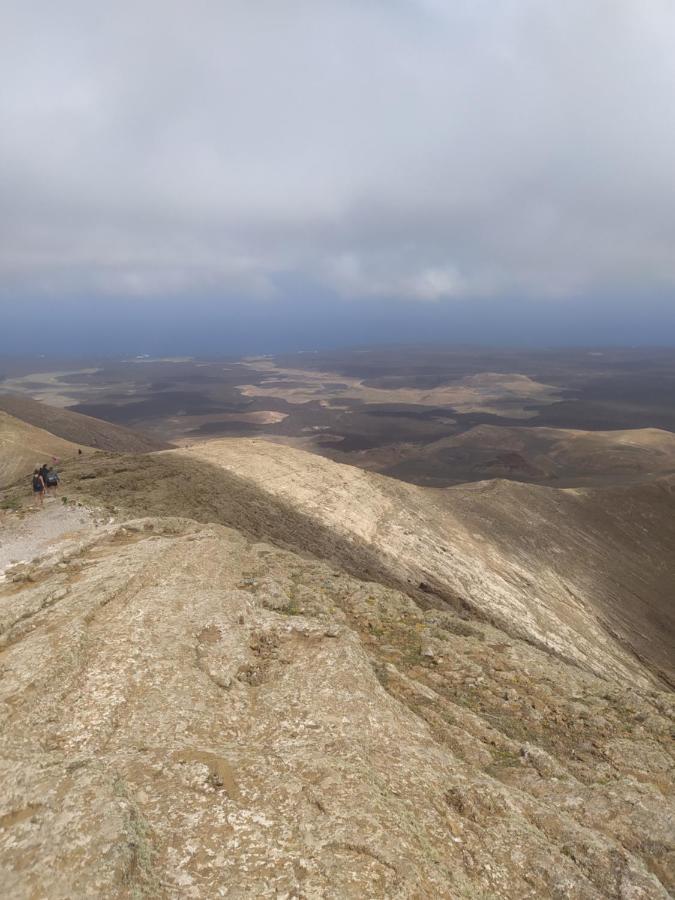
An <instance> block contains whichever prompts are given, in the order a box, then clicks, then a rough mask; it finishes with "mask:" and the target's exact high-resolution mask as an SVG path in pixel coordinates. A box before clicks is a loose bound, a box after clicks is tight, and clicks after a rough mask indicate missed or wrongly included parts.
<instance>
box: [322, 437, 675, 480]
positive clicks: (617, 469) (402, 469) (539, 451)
mask: <svg viewBox="0 0 675 900" xmlns="http://www.w3.org/2000/svg"><path fill="white" fill-rule="evenodd" d="M338 449H339V448H338ZM371 455H372V457H373V460H374V461H375V463H377V452H373V453H372V454H371ZM390 456H391V458H390V459H389V458H387V455H386V454H382V460H381V463H380V464H379V465H377V464H375V465H374V468H376V470H377V471H380V472H382V473H383V474H387V475H390V476H393V477H398V478H403V479H406V480H410V481H412V482H413V483H417V484H428V485H431V486H433V485H439V486H440V485H444V484H448V482H449V481H450V482H454V483H457V482H467V481H475V480H476V479H478V478H480V479H486V478H495V477H503V478H509V479H516V480H518V481H526V482H533V483H542V484H549V485H552V486H554V487H555V486H560V487H566V486H575V487H579V486H584V485H586V486H600V485H612V484H629V483H635V482H641V481H645V480H646V479H649V478H653V477H654V476H655V475H671V474H673V473H675V434H673V433H672V432H670V431H662V430H660V429H658V428H635V429H631V430H621V431H620V430H617V431H579V430H573V429H569V428H542V427H539V428H528V427H526V426H523V427H517V428H515V427H506V426H502V425H478V426H476V427H475V428H470V429H469V430H468V431H464V432H462V433H461V434H458V435H453V436H452V437H446V438H442V439H441V440H438V441H433V442H432V443H429V444H425V445H421V446H420V445H409V446H404V447H403V448H400V449H395V450H394V451H392V452H391V454H390ZM365 459H366V461H367V459H368V454H366V455H365Z"/></svg>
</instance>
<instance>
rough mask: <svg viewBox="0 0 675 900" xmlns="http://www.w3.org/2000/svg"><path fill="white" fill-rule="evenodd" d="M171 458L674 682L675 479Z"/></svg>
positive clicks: (452, 596) (492, 608)
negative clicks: (580, 481) (228, 476)
mask: <svg viewBox="0 0 675 900" xmlns="http://www.w3.org/2000/svg"><path fill="white" fill-rule="evenodd" d="M167 455H168V456H182V457H184V458H199V459H202V460H206V461H208V462H209V463H212V464H214V465H216V466H220V467H222V468H223V469H225V470H227V471H229V472H234V473H236V474H237V476H238V477H240V478H242V477H243V478H246V479H248V480H249V482H250V483H251V484H252V485H253V486H255V488H256V489H259V490H263V491H265V492H266V493H267V494H268V495H269V496H270V497H271V498H275V499H280V500H282V501H283V502H285V503H286V504H288V505H290V506H292V507H293V508H294V509H295V510H297V511H300V512H302V513H303V514H304V515H305V516H307V517H308V518H310V519H311V520H313V521H315V522H316V523H317V526H319V525H320V526H324V527H327V528H328V529H330V530H331V531H332V532H333V533H334V534H335V535H336V536H340V537H341V538H343V539H344V540H346V541H351V542H352V543H353V544H358V545H360V546H366V547H368V548H370V549H371V551H372V552H373V553H375V554H376V555H377V557H378V558H379V559H380V560H381V561H382V565H383V566H386V568H387V570H388V572H389V573H391V574H392V575H393V576H395V577H396V578H397V579H398V580H399V581H400V582H401V583H403V584H410V585H412V586H415V587H419V588H421V589H422V590H424V591H426V592H427V593H428V594H430V595H435V596H437V597H439V598H441V599H442V600H444V601H446V602H450V603H455V604H456V605H457V606H459V607H463V608H465V609H468V610H470V611H471V612H472V613H474V614H478V615H481V616H482V617H484V618H486V619H487V620H489V621H491V622H493V623H495V624H497V625H499V626H500V627H501V628H504V629H506V630H508V631H509V632H510V633H512V634H515V635H519V636H521V637H524V638H527V639H528V640H530V641H533V642H536V643H537V644H539V645H541V646H543V647H546V648H547V649H548V650H550V651H552V652H554V653H556V654H558V655H560V656H562V657H564V658H566V659H569V660H572V661H574V662H576V663H577V664H578V665H580V666H583V667H584V668H587V669H590V670H592V671H593V672H595V673H596V674H601V675H607V674H611V675H613V676H616V677H620V678H623V679H626V680H629V681H635V682H636V683H638V684H641V685H642V686H647V685H648V684H650V683H653V680H654V679H653V677H652V675H650V674H649V673H648V672H647V671H646V669H645V666H644V665H643V663H644V662H645V661H646V662H648V663H649V664H650V666H651V668H652V670H653V671H654V675H655V676H656V677H657V678H661V679H665V680H666V681H669V682H670V683H674V681H675V669H674V668H673V665H674V660H675V645H674V643H673V635H675V610H674V606H673V602H672V599H673V590H672V585H673V579H674V578H675V492H674V488H675V479H674V478H672V477H670V478H664V479H662V480H661V481H655V482H654V483H652V484H646V485H639V486H637V487H628V488H615V489H597V490H591V489H568V490H555V489H552V488H545V487H541V486H536V485H527V484H518V483H515V482H508V481H500V480H496V481H486V482H479V483H476V484H471V485H461V486H458V487H453V488H446V489H443V490H439V489H430V488H421V487H417V486H415V485H411V484H405V483H402V482H399V481H395V480H394V479H391V478H386V477H384V476H380V475H377V474H375V473H372V472H366V471H363V470H361V469H357V468H355V467H353V466H347V465H340V464H338V463H335V462H333V461H331V460H328V459H325V458H323V457H320V456H316V455H314V454H310V453H306V452H304V451H302V450H298V449H295V448H291V447H285V446H281V445H278V444H272V443H270V442H268V441H265V440H261V439H260V440H255V439H240V440H233V439H225V440H214V441H209V442H207V443H203V444H200V445H193V446H192V447H190V448H189V449H184V450H175V451H170V453H169V454H167Z"/></svg>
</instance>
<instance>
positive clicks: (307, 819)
mask: <svg viewBox="0 0 675 900" xmlns="http://www.w3.org/2000/svg"><path fill="white" fill-rule="evenodd" d="M142 459H143V460H147V457H144V458H142ZM118 465H120V464H119V463H118ZM126 465H127V467H128V468H129V469H131V468H133V462H132V461H131V460H127V461H126ZM120 468H121V465H120ZM123 476H124V473H123V472H119V473H118V478H122V477H123ZM94 480H95V479H89V483H91V482H92V481H94ZM142 483H143V481H142V479H141V484H142ZM364 490H365V486H364ZM362 496H363V501H364V503H365V502H366V501H370V500H372V499H373V497H372V496H368V495H366V494H365V493H364V494H362ZM357 513H358V510H354V511H353V516H354V517H356V515H357ZM12 515H13V514H12ZM38 517H39V514H38V513H36V514H35V518H36V519H37V518H38ZM6 524H7V525H8V526H9V527H11V524H12V523H11V522H8V523H6ZM6 574H7V580H6V581H5V583H4V584H2V583H0V659H1V663H2V672H3V678H2V680H1V681H0V783H1V784H2V788H3V789H2V791H0V893H1V894H2V895H3V896H7V897H12V898H16V900H24V898H25V900H27V898H33V897H45V896H49V897H50V898H53V900H62V898H72V897H82V896H91V897H101V898H103V897H105V898H129V900H130V898H139V897H140V898H143V897H145V898H152V900H156V898H159V900H163V898H167V900H169V898H171V900H173V898H186V897H190V898H196V900H201V898H204V900H207V898H209V900H210V898H213V897H219V896H223V897H242V898H248V897H260V898H270V900H271V898H274V900H279V898H281V897H287V898H289V897H307V898H316V900H319V898H341V900H342V898H348V900H349V898H354V900H362V898H364V897H372V898H399V900H408V898H410V900H412V898H415V900H426V898H429V900H431V898H433V900H436V898H448V900H456V898H465V900H474V898H479V897H485V898H488V897H489V898H504V900H524V898H541V897H552V898H561V900H562V898H579V900H596V898H603V897H611V898H617V900H618V898H643V900H666V898H667V897H668V896H669V893H668V892H669V890H672V889H673V888H675V870H674V867H673V863H674V861H675V855H674V853H673V849H674V848H673V841H672V837H673V832H672V816H673V804H672V796H671V793H670V792H671V788H672V771H673V757H672V745H671V744H670V743H669V728H670V727H671V726H672V721H673V712H674V710H673V700H672V697H673V695H672V693H666V692H661V691H657V690H652V689H648V690H643V689H642V688H640V686H639V685H626V684H625V682H624V681H623V679H621V678H619V679H615V678H613V677H612V674H611V672H608V673H607V674H606V676H605V677H603V678H598V677H595V676H594V675H592V674H590V673H588V672H585V671H583V670H582V669H581V668H580V667H579V666H576V665H570V664H567V663H565V662H563V661H561V660H560V659H558V658H556V657H554V656H552V655H551V654H549V653H546V652H544V651H542V650H540V649H537V648H535V647H533V646H532V645H531V644H528V643H526V642H523V641H520V640H518V639H517V638H513V637H509V636H508V635H507V634H505V633H504V632H501V631H499V630H497V629H495V628H494V627H493V626H491V625H489V624H487V623H484V622H472V623H471V624H468V623H467V622H465V621H463V620H462V619H461V618H460V617H459V616H458V615H457V614H456V613H454V612H452V611H449V610H445V611H443V610H437V609H428V610H426V611H424V610H421V609H420V608H419V607H418V606H417V605H416V604H415V603H414V602H413V601H412V600H411V599H410V597H408V596H406V595H405V594H402V593H400V592H399V591H396V590H394V589H391V588H388V587H384V586H382V585H379V584H374V583H367V582H363V581H360V580H356V579H354V578H352V577H350V576H348V575H346V574H344V572H342V571H340V570H338V569H335V568H334V567H333V566H331V565H327V564H326V563H324V562H320V561H317V560H311V559H306V558H302V557H300V556H298V555H296V554H292V553H289V552H286V551H283V550H280V549H278V548H275V547H273V546H271V545H269V544H266V543H262V542H260V541H255V540H251V539H248V538H246V537H244V536H243V535H242V534H240V533H238V532H235V531H232V530H230V529H227V528H223V527H222V526H218V525H198V524H196V523H195V522H191V521H188V520H185V519H171V518H163V519H145V520H141V521H133V522H132V521H129V522H126V523H123V524H111V525H103V524H99V525H98V526H94V525H91V526H86V527H85V529H84V530H83V532H82V533H81V534H80V535H79V536H75V537H73V539H71V540H69V541H63V542H62V543H61V544H60V545H59V546H58V547H55V548H54V550H53V551H52V552H51V553H48V554H47V555H46V556H44V557H43V558H42V559H40V560H39V561H37V562H35V563H33V564H28V565H22V566H16V567H15V568H14V569H11V570H9V571H8V572H7V573H6ZM635 680H636V681H637V679H635Z"/></svg>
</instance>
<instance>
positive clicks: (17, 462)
mask: <svg viewBox="0 0 675 900" xmlns="http://www.w3.org/2000/svg"><path fill="white" fill-rule="evenodd" d="M77 450H78V447H77V445H76V444H73V443H71V442H70V441H65V440H63V439H62V438H59V437H56V436H55V435H53V434H50V433H49V432H48V431H44V430H43V429H42V428H35V427H34V426H33V425H28V424H26V422H22V421H20V420H19V419H16V418H14V416H10V415H8V414H7V413H5V412H2V411H0V488H1V487H5V486H6V485H8V484H12V483H13V482H14V481H16V480H17V479H19V478H21V477H22V476H28V475H30V473H31V472H32V471H33V469H34V468H35V466H36V465H38V466H39V465H42V464H43V463H45V462H46V463H48V464H49V465H51V464H52V457H53V456H56V457H58V458H59V459H65V458H67V457H70V456H74V455H75V454H77Z"/></svg>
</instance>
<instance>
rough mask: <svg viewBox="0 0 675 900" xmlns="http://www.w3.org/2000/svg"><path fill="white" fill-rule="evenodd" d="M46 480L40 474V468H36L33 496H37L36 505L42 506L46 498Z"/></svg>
mask: <svg viewBox="0 0 675 900" xmlns="http://www.w3.org/2000/svg"><path fill="white" fill-rule="evenodd" d="M45 490H46V487H45V480H44V478H43V477H42V475H41V474H40V469H39V468H37V467H36V468H35V471H34V472H33V496H34V497H35V504H36V506H42V505H43V503H44V500H45Z"/></svg>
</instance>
